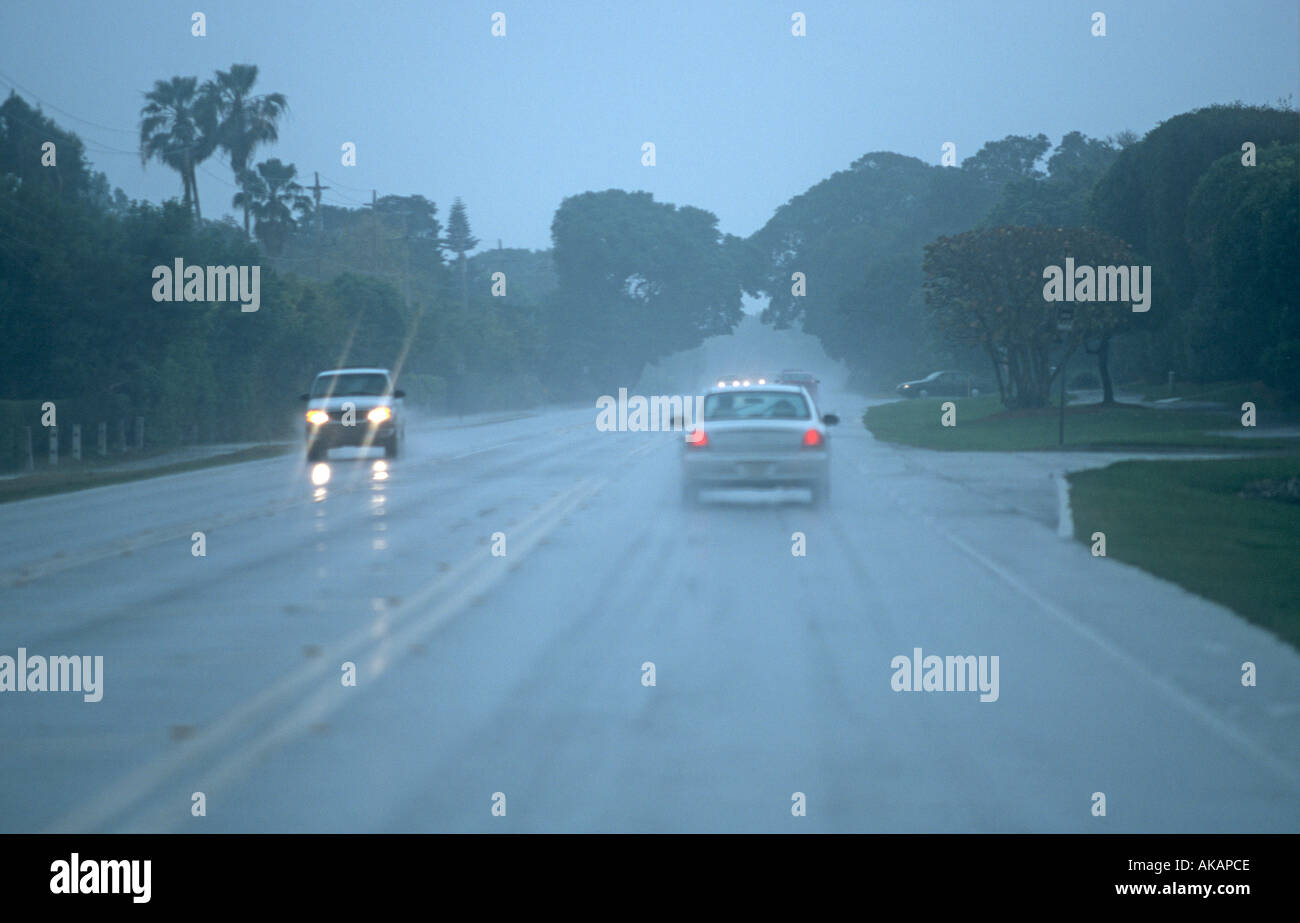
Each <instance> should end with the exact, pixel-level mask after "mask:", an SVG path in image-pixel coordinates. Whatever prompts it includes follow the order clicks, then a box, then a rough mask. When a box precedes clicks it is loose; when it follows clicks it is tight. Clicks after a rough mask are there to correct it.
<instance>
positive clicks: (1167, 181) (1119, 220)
mask: <svg viewBox="0 0 1300 923" xmlns="http://www.w3.org/2000/svg"><path fill="white" fill-rule="evenodd" d="M1297 136H1300V115H1297V113H1296V112H1294V111H1292V110H1288V109H1276V108H1271V107H1268V106H1247V105H1244V104H1241V103H1236V104H1233V105H1221V106H1207V107H1205V108H1203V109H1197V110H1194V111H1192V112H1185V113H1182V114H1181V115H1176V116H1174V117H1173V118H1171V119H1167V120H1166V121H1164V122H1161V123H1160V124H1159V125H1158V126H1156V127H1155V128H1154V129H1152V130H1151V131H1150V132H1148V133H1147V135H1146V136H1145V137H1144V138H1143V139H1142V140H1141V141H1139V142H1137V143H1136V144H1131V145H1129V146H1128V147H1125V148H1124V149H1123V150H1122V151H1121V152H1120V154H1119V156H1118V157H1116V159H1115V162H1114V164H1112V165H1111V168H1110V169H1109V170H1108V171H1107V172H1106V173H1105V174H1104V175H1103V176H1102V177H1101V179H1100V180H1098V182H1097V185H1096V186H1095V187H1094V190H1093V194H1092V197H1091V202H1090V209H1091V218H1090V219H1089V222H1088V223H1089V224H1091V225H1092V226H1094V227H1098V228H1101V229H1102V230H1105V231H1107V232H1109V233H1111V234H1114V235H1115V236H1116V237H1119V238H1121V239H1123V240H1126V241H1128V242H1129V243H1130V244H1132V246H1133V248H1134V250H1135V251H1136V252H1137V254H1138V259H1139V260H1140V261H1141V262H1143V263H1147V264H1150V265H1151V267H1152V277H1153V283H1152V284H1153V287H1154V288H1155V290H1156V291H1157V292H1159V293H1160V302H1159V304H1160V307H1158V308H1157V309H1155V310H1152V311H1151V312H1150V313H1149V314H1145V315H1143V316H1142V317H1141V318H1140V319H1137V320H1136V323H1135V327H1136V329H1137V330H1138V331H1139V338H1140V342H1141V343H1142V345H1143V350H1144V355H1143V357H1142V363H1143V366H1144V371H1145V372H1146V374H1147V376H1148V377H1157V376H1160V377H1163V375H1164V372H1165V371H1166V370H1170V369H1173V370H1176V371H1178V372H1180V373H1181V374H1184V375H1187V374H1193V373H1195V372H1196V371H1197V370H1198V369H1199V368H1201V367H1203V365H1202V360H1203V359H1204V358H1205V357H1204V356H1203V355H1201V354H1198V350H1197V349H1196V348H1194V344H1193V342H1192V339H1191V333H1192V331H1191V328H1192V327H1193V326H1194V321H1193V317H1192V314H1193V305H1194V303H1195V302H1196V299H1197V287H1198V285H1199V281H1200V280H1201V279H1203V278H1204V274H1203V273H1200V272H1198V270H1197V267H1196V266H1195V265H1194V264H1193V255H1192V248H1191V244H1190V243H1189V240H1188V236H1187V209H1188V203H1189V200H1190V199H1191V196H1192V193H1193V191H1194V190H1195V188H1196V185H1197V183H1198V182H1199V181H1200V179H1201V176H1202V175H1203V174H1204V173H1205V172H1206V170H1208V169H1209V168H1210V166H1211V165H1212V164H1214V162H1215V161H1217V160H1219V159H1220V158H1223V157H1227V156H1229V155H1235V156H1236V157H1237V164H1238V168H1239V169H1246V168H1243V167H1241V166H1240V164H1241V160H1240V158H1241V156H1242V144H1243V143H1244V142H1246V141H1249V142H1252V143H1253V144H1255V145H1256V147H1257V148H1264V147H1266V146H1267V145H1269V144H1273V143H1282V144H1289V143H1293V142H1294V141H1295V139H1296V137H1297ZM1203 345H1204V344H1203ZM1210 345H1211V346H1212V347H1213V344H1210Z"/></svg>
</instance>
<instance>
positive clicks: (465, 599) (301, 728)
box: [124, 479, 608, 832]
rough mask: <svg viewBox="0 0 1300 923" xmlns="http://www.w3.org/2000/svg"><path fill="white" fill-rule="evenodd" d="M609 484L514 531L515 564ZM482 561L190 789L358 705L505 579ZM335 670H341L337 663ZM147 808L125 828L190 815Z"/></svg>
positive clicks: (228, 774)
mask: <svg viewBox="0 0 1300 923" xmlns="http://www.w3.org/2000/svg"><path fill="white" fill-rule="evenodd" d="M606 483H608V482H607V481H605V480H603V479H602V480H600V481H584V482H581V483H579V485H578V486H577V489H575V490H571V491H569V492H568V493H567V494H566V495H565V498H566V499H565V501H564V503H563V504H561V505H560V506H558V507H556V509H555V510H554V512H553V514H552V515H551V516H550V517H548V518H547V520H546V521H545V522H542V523H538V524H536V525H535V527H534V528H533V531H532V532H531V534H525V535H520V534H519V533H520V530H518V529H515V530H512V531H513V532H514V537H513V538H512V540H511V546H510V561H511V564H510V567H511V568H513V567H515V566H516V565H517V564H518V562H519V561H520V560H521V559H522V558H523V557H524V556H525V555H527V554H528V553H529V552H531V551H532V550H533V549H534V548H536V547H537V546H538V544H540V542H541V541H542V539H544V538H545V537H546V536H547V535H549V534H550V533H552V532H554V531H555V529H557V528H558V527H559V526H560V525H562V524H563V522H564V519H565V517H566V516H568V515H569V514H570V513H572V512H573V511H574V510H576V509H577V508H578V507H580V506H581V505H582V504H583V503H585V502H586V501H587V500H588V499H590V498H591V497H593V496H594V495H595V494H597V493H599V492H600V490H601V489H602V488H603V487H604V486H605V484H606ZM480 560H482V561H484V562H490V563H485V564H484V566H481V567H479V568H478V569H477V570H476V571H475V572H474V573H473V574H472V575H471V576H470V577H469V579H468V580H467V581H466V582H465V583H463V584H462V585H461V586H460V587H459V588H458V589H457V590H456V591H455V592H454V593H453V594H451V595H450V596H448V597H447V598H445V599H443V600H442V601H441V602H439V603H438V604H436V605H435V606H434V607H433V608H432V609H430V610H429V611H428V612H427V613H425V614H423V615H421V616H420V617H419V618H417V619H415V620H413V621H412V622H411V623H410V624H408V625H404V626H403V627H402V629H401V630H400V631H398V632H396V633H394V634H392V635H391V636H385V637H382V638H380V639H379V640H377V641H375V642H374V643H372V644H371V645H370V647H369V649H367V650H358V651H356V652H355V653H353V654H351V655H350V656H349V657H348V658H347V659H350V660H352V661H354V662H355V663H356V665H357V685H356V686H354V687H349V688H344V687H343V686H342V685H341V684H340V683H339V682H338V680H337V679H336V678H333V677H331V678H330V679H328V680H326V681H325V682H323V683H322V684H321V685H320V686H319V687H318V688H317V689H316V690H315V691H314V692H313V693H312V694H311V695H310V698H308V699H307V700H306V701H305V702H302V703H301V704H299V705H297V706H296V707H295V708H293V709H292V710H290V711H289V712H288V713H286V714H285V715H284V717H282V718H281V719H280V720H278V721H277V722H276V723H275V724H274V725H273V726H272V727H270V728H269V729H267V730H266V731H265V732H263V733H262V734H261V735H259V736H258V737H257V739H256V740H254V741H252V742H250V743H247V744H242V743H241V744H240V745H239V747H238V748H236V749H235V750H233V751H232V752H230V753H229V754H228V755H227V756H226V757H225V758H224V759H222V760H219V761H218V762H217V763H216V765H215V766H213V767H211V768H210V769H208V770H207V771H206V772H204V773H203V775H202V776H201V777H200V778H199V779H198V780H197V781H193V782H190V783H186V789H187V790H189V789H190V788H191V787H192V789H193V791H199V792H204V793H205V794H207V795H208V796H209V797H211V795H212V793H213V792H214V791H221V790H223V789H225V788H226V787H227V786H229V785H230V784H231V783H232V782H234V781H235V780H237V779H239V778H240V777H241V776H243V775H244V774H245V773H246V772H247V770H248V769H249V767H250V766H252V765H254V764H256V763H257V762H258V761H260V760H261V759H262V758H263V757H264V756H265V755H266V754H267V753H270V752H271V751H273V750H276V749H278V748H279V747H283V746H284V745H286V744H288V743H290V742H291V741H293V740H294V739H295V738H298V737H300V736H302V735H303V734H304V733H305V732H306V731H308V730H309V729H310V728H311V726H312V725H313V724H315V723H317V722H319V721H321V720H323V719H324V718H325V717H326V716H328V715H330V714H332V713H333V712H336V711H338V710H339V709H341V708H343V707H344V706H345V705H350V704H352V703H353V701H354V700H355V698H356V697H357V696H359V695H361V694H363V693H364V692H365V691H366V690H368V689H371V688H373V687H374V686H375V685H377V681H378V680H379V679H380V678H381V677H382V676H383V674H384V673H385V672H387V670H388V668H389V667H391V666H393V665H394V664H395V663H396V662H397V661H398V660H399V659H401V658H402V657H404V656H405V655H406V652H407V651H409V649H410V647H411V645H413V644H416V643H418V642H420V641H422V640H424V639H425V638H426V637H427V636H428V635H430V634H432V633H433V632H434V631H436V630H437V629H438V628H439V627H441V626H442V625H443V624H445V623H446V622H448V621H450V620H451V619H453V618H454V617H455V616H456V615H458V614H459V613H460V612H461V611H462V610H463V609H465V608H466V607H467V606H469V605H470V604H471V603H472V602H473V601H474V600H475V599H477V598H479V597H481V596H483V595H484V594H485V593H487V592H489V591H490V590H491V589H492V587H493V586H495V585H496V584H497V583H499V582H500V581H501V580H503V579H505V575H506V572H507V570H508V568H507V567H506V566H505V564H504V562H503V561H502V559H499V558H496V559H493V558H490V557H489V558H481V559H480ZM433 595H434V594H432V593H429V594H425V595H424V596H423V597H422V598H418V599H413V600H412V601H411V602H410V603H408V604H404V605H403V607H402V608H403V609H405V608H407V607H408V606H410V607H415V606H421V605H423V604H425V603H427V602H429V601H430V599H431V597H432V596H433ZM335 669H336V670H337V667H335ZM183 807H184V805H183V804H182V808H183ZM146 811H147V813H146V814H144V815H141V816H136V817H133V818H131V819H129V820H124V825H125V831H124V832H145V831H148V832H154V831H168V830H172V829H175V828H177V827H179V826H180V825H181V824H183V823H185V822H186V821H187V820H188V819H189V816H188V813H187V812H185V811H184V810H177V809H176V806H175V804H174V803H170V802H166V801H165V799H154V800H153V801H152V802H151V803H150V805H149V807H148V808H146Z"/></svg>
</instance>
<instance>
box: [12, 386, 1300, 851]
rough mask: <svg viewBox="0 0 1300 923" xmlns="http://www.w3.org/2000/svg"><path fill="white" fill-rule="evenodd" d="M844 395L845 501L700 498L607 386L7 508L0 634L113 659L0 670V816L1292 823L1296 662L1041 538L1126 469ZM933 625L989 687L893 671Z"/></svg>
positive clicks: (188, 826) (92, 827)
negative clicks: (64, 685)
mask: <svg viewBox="0 0 1300 923" xmlns="http://www.w3.org/2000/svg"><path fill="white" fill-rule="evenodd" d="M826 404H827V409H829V410H837V411H839V412H840V414H841V416H842V419H843V421H844V422H843V424H842V425H841V426H839V427H838V428H837V429H836V430H835V431H834V435H833V440H832V446H833V450H834V454H833V461H832V479H833V485H834V487H833V495H832V497H831V500H830V502H829V504H828V506H827V507H825V508H824V509H812V508H809V507H808V506H807V505H806V504H805V503H803V502H802V500H803V495H802V494H801V493H799V492H789V493H784V494H774V495H768V494H755V493H750V492H738V493H723V494H713V495H706V500H707V501H709V502H706V503H705V504H704V505H703V506H701V507H699V508H696V509H687V508H684V507H683V506H682V505H681V503H680V500H679V482H678V470H677V463H678V458H677V455H678V450H679V443H680V439H681V437H680V434H673V433H604V432H599V431H597V429H596V427H595V417H596V411H595V410H594V409H581V410H573V409H570V410H551V411H547V412H544V413H541V414H538V415H533V416H528V417H524V418H520V419H514V420H508V421H504V422H495V423H490V424H484V425H477V426H460V427H457V426H449V425H442V424H428V425H424V426H415V425H412V427H411V429H410V430H409V432H408V438H409V441H408V445H407V449H406V452H405V453H404V455H403V457H401V458H399V459H396V460H394V461H392V462H390V463H388V465H387V471H383V470H377V469H376V466H375V464H374V460H373V459H372V458H363V457H350V458H341V457H335V458H334V459H332V460H331V461H330V462H329V465H328V474H329V479H328V482H326V483H323V484H315V483H313V478H312V473H313V472H312V469H311V468H310V467H309V466H307V465H306V464H305V462H304V460H303V459H302V458H301V457H300V455H298V454H295V455H293V456H291V457H284V458H279V459H271V460H267V461H259V462H252V463H247V464H241V465H233V466H228V467H218V468H212V469H209V470H205V471H198V472H192V473H188V474H182V475H174V476H169V477H162V478H155V479H152V480H145V481H140V482H136V483H131V484H125V485H120V486H115V487H106V488H99V489H96V490H92V491H84V492H80V493H73V494H65V495H62V496H56V497H49V498H42V499H37V500H30V501H25V502H22V503H13V504H6V505H4V506H0V654H3V655H9V656H14V657H16V655H17V649H18V648H19V647H23V648H25V649H26V651H27V652H28V655H29V656H32V655H45V656H53V655H73V654H79V655H94V656H102V657H103V658H104V660H103V664H104V666H103V677H102V696H103V697H102V700H100V701H98V702H86V701H84V700H83V696H82V695H80V694H78V693H55V692H45V693H37V692H17V691H13V692H3V693H0V830H3V831H7V832H14V831H21V832H41V831H73V832H97V831H176V832H234V831H288V832H307V831H412V832H413V831H489V832H490V831H515V832H517V831H814V830H816V831H861V832H937V831H960V832H967V831H970V832H975V831H986V832H1020V831H1025V832H1058V831H1084V832H1184V831H1187V832H1228V831H1243V832H1248V831H1286V832H1293V833H1294V832H1297V831H1300V656H1297V654H1296V652H1295V651H1293V650H1292V649H1290V648H1288V647H1286V646H1285V645H1283V644H1282V643H1281V642H1280V641H1278V640H1276V639H1275V638H1273V637H1272V636H1271V635H1268V634H1266V633H1265V632H1262V631H1260V630H1258V629H1256V628H1253V627H1252V626H1250V625H1249V624H1247V623H1246V622H1244V621H1243V620H1241V619H1239V618H1237V617H1236V616H1234V615H1233V614H1232V613H1230V612H1228V611H1227V610H1224V609H1223V608H1221V607H1219V606H1216V605H1213V604H1211V603H1208V602H1206V601H1204V600H1201V599H1199V598H1197V597H1194V596H1191V595H1189V594H1187V593H1185V592H1183V591H1182V590H1180V589H1178V588H1177V587H1175V586H1172V585H1170V584H1167V583H1164V582H1162V581H1160V580H1158V579H1156V578H1154V577H1151V576H1148V575H1146V574H1143V573H1142V572H1140V571H1137V570H1135V569H1133V568H1130V567H1128V566H1126V565H1123V564H1120V563H1118V562H1116V561H1113V560H1111V559H1106V558H1094V557H1093V556H1092V555H1091V554H1090V553H1089V550H1088V549H1087V548H1086V547H1085V546H1082V545H1080V544H1078V543H1076V542H1073V541H1070V540H1066V539H1062V538H1060V537H1059V536H1058V534H1057V533H1058V518H1059V516H1060V515H1061V512H1060V507H1059V504H1058V493H1057V489H1056V483H1055V481H1054V480H1053V477H1052V475H1053V474H1054V473H1056V472H1059V471H1061V470H1064V469H1066V468H1070V467H1079V466H1084V465H1095V464H1103V463H1106V462H1108V461H1109V460H1111V458H1112V457H1107V456H1096V455H1088V456H1083V455H1057V454H1052V453H1037V454H1028V453H1027V454H1017V455H982V454H947V453H932V452H925V451H920V450H909V449H899V448H896V447H891V446H888V445H884V444H881V443H877V442H875V441H874V440H873V439H872V438H871V436H870V434H869V433H867V432H866V431H865V430H864V429H863V428H862V426H861V424H860V422H859V419H860V412H861V409H862V406H863V404H864V401H863V399H861V398H850V397H847V396H841V397H838V398H836V399H835V400H831V401H827V402H826ZM347 454H354V455H355V453H345V452H337V453H335V455H336V456H340V455H347ZM380 467H381V468H382V467H383V466H380ZM321 475H322V472H319V471H318V472H317V477H318V478H319V477H320V476H321ZM199 531H201V532H203V533H204V534H205V535H204V540H205V542H206V549H205V550H206V554H205V555H204V556H201V557H199V556H195V555H194V554H193V553H192V549H193V548H194V544H195V540H194V538H193V534H194V533H195V532H199ZM494 533H503V534H504V543H505V548H504V551H505V554H504V556H501V555H494V554H493V546H494V540H493V534H494ZM794 533H803V540H804V544H805V550H806V554H805V555H803V556H797V555H794V554H792V548H793V547H794V545H795V543H796V541H797V539H795V538H793V537H792V536H793V535H794ZM1122 541H1123V536H1122V535H1118V534H1110V535H1108V542H1109V544H1110V545H1111V547H1112V548H1113V547H1114V546H1115V544H1116V543H1119V542H1122ZM495 544H496V545H497V549H496V550H498V551H499V550H501V549H500V544H501V543H500V540H499V539H498V540H497V541H496V542H495ZM916 648H920V649H921V650H922V652H923V653H922V656H927V655H938V656H940V657H945V656H964V655H975V656H984V657H992V656H996V657H997V658H998V664H999V667H998V684H997V686H998V688H997V698H996V700H992V701H981V698H982V696H981V694H980V693H979V692H978V691H976V692H970V691H946V692H945V691H917V692H900V691H894V689H893V688H892V683H893V681H894V676H895V673H896V670H895V669H894V667H893V666H892V665H891V662H892V661H893V659H894V658H895V657H896V656H900V655H901V656H904V657H908V658H911V657H912V655H913V651H914V650H915V649H916ZM1245 661H1251V662H1252V663H1254V664H1255V665H1256V670H1257V676H1258V685H1257V686H1256V687H1254V688H1248V687H1244V686H1243V685H1242V683H1241V671H1242V663H1243V662H1245ZM986 662H988V663H991V661H986ZM348 663H350V664H353V665H354V666H355V677H356V684H355V685H354V686H345V685H344V684H343V678H344V670H345V667H344V665H345V664H348ZM647 664H653V675H654V685H646V682H647V681H648V677H649V674H650V668H649V667H648V666H646V665H647ZM986 697H987V696H986ZM197 792H201V793H203V798H202V803H203V805H204V807H205V810H206V814H205V816H195V814H194V809H193V805H194V804H195V803H196V800H195V793H197ZM1098 792H1100V793H1104V796H1105V807H1106V813H1105V816H1104V817H1102V816H1094V813H1093V811H1094V804H1095V803H1096V799H1095V798H1094V793H1098ZM796 793H802V796H803V798H802V800H803V802H804V803H805V804H806V815H805V816H796V812H795V811H794V810H792V808H793V806H795V805H796V803H797V802H798V801H799V799H798V796H796ZM494 805H495V806H497V810H498V812H499V811H500V806H502V805H504V808H505V814H504V816H498V815H497V814H494V813H493V808H494Z"/></svg>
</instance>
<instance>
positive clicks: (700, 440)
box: [686, 429, 709, 449]
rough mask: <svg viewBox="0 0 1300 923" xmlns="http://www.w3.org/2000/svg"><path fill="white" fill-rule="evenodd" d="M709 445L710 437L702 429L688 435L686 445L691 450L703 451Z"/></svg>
mask: <svg viewBox="0 0 1300 923" xmlns="http://www.w3.org/2000/svg"><path fill="white" fill-rule="evenodd" d="M708 444H709V437H708V435H707V434H706V433H705V432H704V430H702V429H693V430H691V431H690V432H689V433H687V434H686V445H687V446H688V447H690V448H695V449H702V448H704V447H705V446H706V445H708Z"/></svg>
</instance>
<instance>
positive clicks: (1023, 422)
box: [862, 395, 1297, 452]
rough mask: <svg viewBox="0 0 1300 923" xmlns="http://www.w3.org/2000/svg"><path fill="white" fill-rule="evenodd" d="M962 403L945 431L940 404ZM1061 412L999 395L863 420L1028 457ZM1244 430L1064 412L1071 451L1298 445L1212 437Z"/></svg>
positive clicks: (1126, 412)
mask: <svg viewBox="0 0 1300 923" xmlns="http://www.w3.org/2000/svg"><path fill="white" fill-rule="evenodd" d="M945 400H952V401H953V403H954V404H956V405H957V425H956V426H942V425H940V416H941V413H942V411H941V410H940V407H941V405H942V404H943V403H944V401H945ZM1058 417H1059V410H1058V409H1057V408H1055V407H1049V408H1044V409H1041V410H1021V411H1007V410H1006V409H1005V408H1003V406H1002V403H1001V401H1000V399H999V398H998V397H997V395H980V396H979V397H966V398H914V399H911V400H903V401H897V402H894V403H891V404H881V405H878V406H875V407H869V408H867V412H866V413H865V414H864V415H863V417H862V422H863V423H864V424H865V426H866V427H867V429H869V430H871V433H872V435H873V436H875V437H876V438H877V439H880V440H883V441H885V442H897V443H902V444H903V445H912V446H918V447H920V448H924V449H947V450H951V451H966V452H972V451H973V452H1023V451H1028V450H1033V449H1055V448H1057V427H1058V425H1059V424H1058ZM1240 425H1241V418H1240V415H1239V414H1236V413H1217V412H1213V411H1194V410H1167V409H1154V408H1150V407H1139V406H1135V405H1132V404H1118V405H1113V406H1110V407H1102V406H1101V405H1099V404H1085V405H1083V406H1078V407H1071V406H1069V405H1068V404H1067V406H1066V409H1065V447H1066V448H1067V449H1152V448H1163V447H1169V448H1189V449H1190V448H1206V449H1234V450H1237V451H1242V452H1250V451H1254V450H1259V449H1281V448H1288V447H1295V446H1296V445H1297V440H1294V439H1291V440H1288V439H1282V438H1278V439H1268V438H1261V439H1249V440H1247V439H1238V438H1235V437H1232V436H1216V435H1212V431H1214V430H1231V429H1233V428H1234V427H1237V426H1240Z"/></svg>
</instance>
